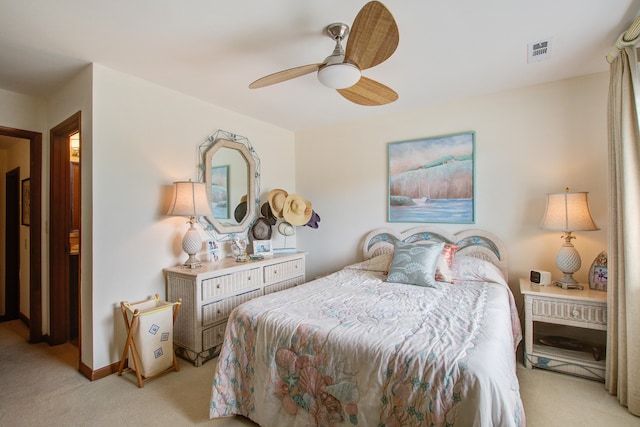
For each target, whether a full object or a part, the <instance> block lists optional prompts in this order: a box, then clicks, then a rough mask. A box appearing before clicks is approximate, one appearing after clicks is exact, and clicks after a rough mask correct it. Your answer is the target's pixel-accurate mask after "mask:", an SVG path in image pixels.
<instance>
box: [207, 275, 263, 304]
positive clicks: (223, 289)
mask: <svg viewBox="0 0 640 427" xmlns="http://www.w3.org/2000/svg"><path fill="white" fill-rule="evenodd" d="M257 287H260V268H252V269H250V270H244V271H238V272H235V273H232V274H225V275H222V276H218V277H213V278H211V279H206V280H203V281H202V301H209V300H211V299H214V298H217V297H220V296H223V295H229V294H237V293H241V292H242V291H244V290H246V289H255V288H257Z"/></svg>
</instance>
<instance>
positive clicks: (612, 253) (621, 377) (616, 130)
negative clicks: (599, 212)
mask: <svg viewBox="0 0 640 427" xmlns="http://www.w3.org/2000/svg"><path fill="white" fill-rule="evenodd" d="M638 22H640V21H636V23H634V26H635V30H634V33H633V38H629V37H625V35H626V36H628V35H629V34H630V32H631V30H632V29H634V26H632V27H631V28H630V30H629V31H627V32H626V33H625V34H623V35H622V36H621V37H620V39H619V40H618V43H617V44H616V47H615V48H614V49H615V51H612V54H610V55H609V56H608V57H607V59H608V60H609V62H610V63H611V77H610V86H609V105H608V127H609V209H610V210H609V239H608V240H609V243H608V251H609V260H608V266H609V272H608V273H609V277H608V283H609V286H608V295H607V298H608V301H607V302H608V319H607V321H608V333H607V357H606V360H607V365H606V381H605V387H606V388H607V390H609V392H610V393H611V394H613V395H617V397H618V400H619V401H620V403H621V404H622V405H624V406H627V407H628V408H629V411H630V412H631V413H632V414H634V415H637V416H640V129H639V128H638V125H639V115H638V105H637V101H636V100H638V102H640V97H637V96H636V94H638V93H640V81H639V80H638V70H637V67H638V61H637V56H636V48H635V47H634V43H635V41H636V40H635V39H636V37H638V29H639V28H640V26H638V25H637V24H638Z"/></svg>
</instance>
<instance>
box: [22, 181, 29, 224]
mask: <svg viewBox="0 0 640 427" xmlns="http://www.w3.org/2000/svg"><path fill="white" fill-rule="evenodd" d="M22 225H26V226H27V227H28V226H30V225H31V179H30V178H25V179H23V180H22Z"/></svg>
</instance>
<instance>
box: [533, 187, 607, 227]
mask: <svg viewBox="0 0 640 427" xmlns="http://www.w3.org/2000/svg"><path fill="white" fill-rule="evenodd" d="M588 194H589V193H586V192H576V193H570V192H564V193H550V194H547V209H546V210H545V213H544V218H543V219H542V223H541V224H540V227H542V228H544V229H546V230H555V231H593V230H599V229H600V228H599V227H598V226H597V225H596V223H595V222H594V221H593V218H592V217H591V211H590V210H589V200H588Z"/></svg>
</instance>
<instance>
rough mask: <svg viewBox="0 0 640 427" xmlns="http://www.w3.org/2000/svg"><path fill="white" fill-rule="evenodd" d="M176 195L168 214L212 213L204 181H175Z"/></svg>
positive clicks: (193, 215)
mask: <svg viewBox="0 0 640 427" xmlns="http://www.w3.org/2000/svg"><path fill="white" fill-rule="evenodd" d="M173 185H174V190H175V191H174V196H173V201H172V202H171V206H170V207H169V210H168V211H167V215H174V216H188V217H196V216H205V215H211V216H213V213H212V212H211V207H210V206H209V200H208V199H207V187H206V184H205V183H203V182H191V181H182V182H174V183H173Z"/></svg>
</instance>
